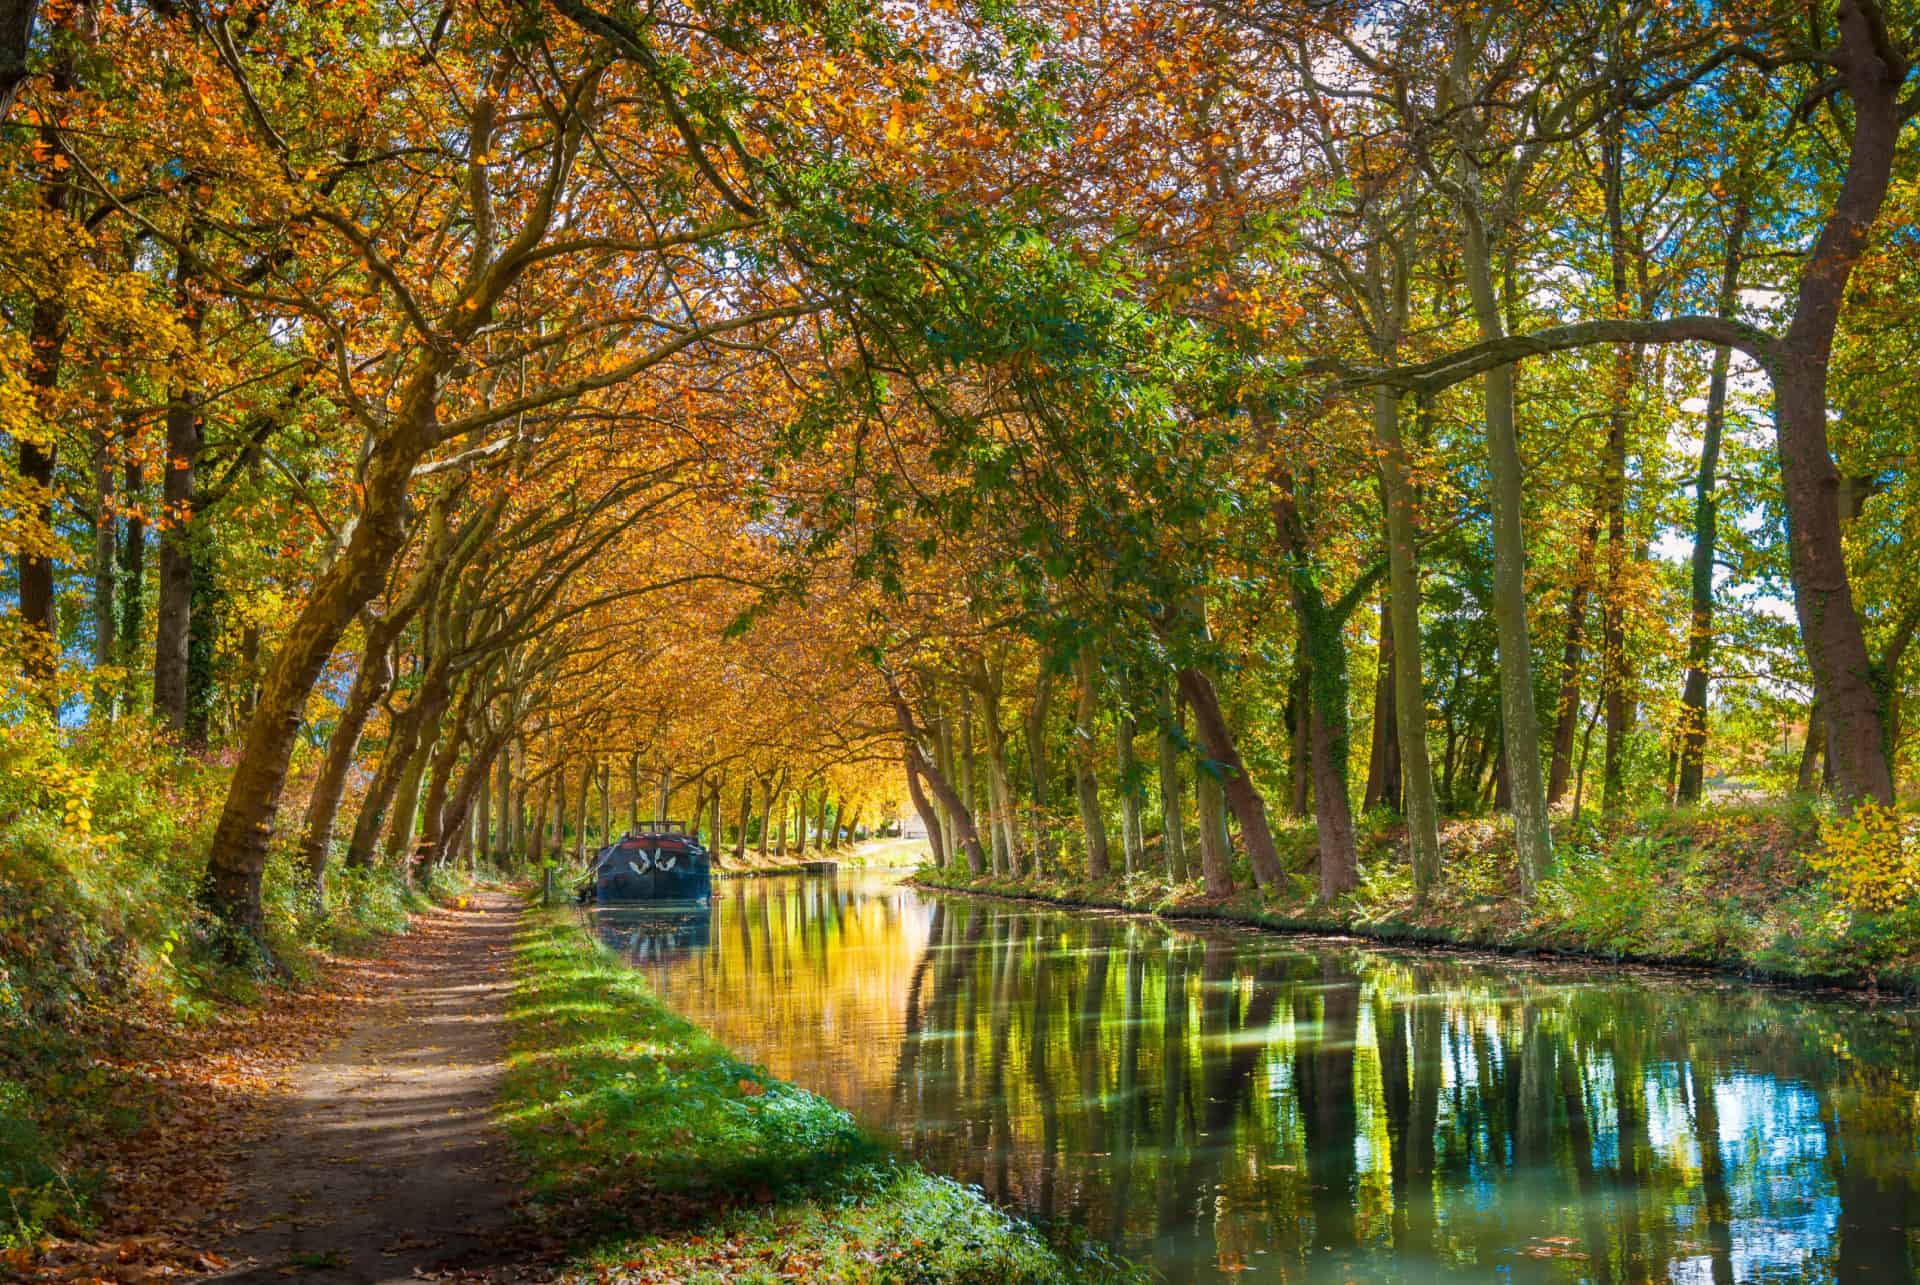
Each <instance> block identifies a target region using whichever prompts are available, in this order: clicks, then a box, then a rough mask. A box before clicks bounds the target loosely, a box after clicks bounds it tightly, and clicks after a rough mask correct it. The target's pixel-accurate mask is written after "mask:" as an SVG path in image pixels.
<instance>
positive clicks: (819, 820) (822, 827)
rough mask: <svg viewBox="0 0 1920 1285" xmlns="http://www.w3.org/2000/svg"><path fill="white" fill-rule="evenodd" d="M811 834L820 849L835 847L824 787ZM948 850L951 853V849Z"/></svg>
mask: <svg viewBox="0 0 1920 1285" xmlns="http://www.w3.org/2000/svg"><path fill="white" fill-rule="evenodd" d="M813 833H814V835H815V837H816V838H818V839H819V841H820V847H821V848H822V849H823V850H824V849H827V848H832V847H835V846H837V845H836V844H835V843H834V842H833V840H832V839H831V838H830V837H829V836H828V834H827V790H826V787H825V786H822V787H821V788H820V807H819V810H818V811H817V812H816V813H815V814H814V818H813ZM949 850H950V851H951V849H949Z"/></svg>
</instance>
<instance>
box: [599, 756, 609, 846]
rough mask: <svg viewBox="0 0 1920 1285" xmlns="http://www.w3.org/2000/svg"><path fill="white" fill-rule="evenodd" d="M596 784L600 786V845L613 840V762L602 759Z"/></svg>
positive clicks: (605, 844)
mask: <svg viewBox="0 0 1920 1285" xmlns="http://www.w3.org/2000/svg"><path fill="white" fill-rule="evenodd" d="M596 784H597V785H598V786H599V787H600V846H601V847H603V848H604V847H606V846H607V845H608V844H610V843H612V842H613V764H611V763H609V762H607V761H605V760H602V761H601V763H600V775H599V779H598V780H597V782H596Z"/></svg>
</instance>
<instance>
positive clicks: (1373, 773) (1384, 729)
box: [1360, 590, 1400, 812]
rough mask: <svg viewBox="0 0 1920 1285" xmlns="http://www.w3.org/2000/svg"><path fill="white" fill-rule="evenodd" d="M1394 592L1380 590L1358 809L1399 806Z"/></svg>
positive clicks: (1367, 809)
mask: <svg viewBox="0 0 1920 1285" xmlns="http://www.w3.org/2000/svg"><path fill="white" fill-rule="evenodd" d="M1392 598H1393V593H1392V591H1391V590H1382V591H1381V593H1380V629H1379V633H1378V635H1377V636H1378V638H1379V647H1378V651H1377V655H1376V658H1375V661H1374V667H1373V737H1372V742H1371V747H1370V749H1369V751H1368V753H1367V787H1366V790H1365V792H1364V793H1363V794H1362V796H1361V803H1360V806H1361V809H1362V810H1363V811H1366V812H1371V811H1373V810H1374V809H1375V808H1385V809H1387V810H1388V811H1390V812H1398V811H1399V810H1400V738H1399V729H1398V721H1399V720H1398V719H1397V718H1396V717H1395V711H1394V705H1393V620H1392V616H1393V606H1392Z"/></svg>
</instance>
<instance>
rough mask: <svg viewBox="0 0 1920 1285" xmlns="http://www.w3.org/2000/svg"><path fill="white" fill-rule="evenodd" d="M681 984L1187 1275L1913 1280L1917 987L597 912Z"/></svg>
mask: <svg viewBox="0 0 1920 1285" xmlns="http://www.w3.org/2000/svg"><path fill="white" fill-rule="evenodd" d="M599 920H600V923H599V927H600V931H601V935H602V937H603V938H604V939H606V940H608V941H610V942H612V943H614V944H616V945H617V946H619V947H620V948H621V949H623V950H625V951H626V952H627V954H628V957H629V958H630V959H631V960H632V962H633V964H634V966H635V967H637V968H641V969H643V970H645V971H646V973H647V975H648V976H649V978H650V980H651V982H652V984H653V985H654V986H655V987H656V989H657V990H658V991H659V992H660V993H661V995H662V996H663V997H664V998H665V999H666V1000H667V1001H668V1002H670V1003H671V1004H672V1005H673V1006H674V1007H675V1008H677V1009H678V1010H679V1011H681V1012H682V1013H684V1014H686V1015H687V1016H688V1017H689V1018H691V1019H692V1020H694V1021H696V1022H699V1023H700V1024H702V1025H703V1026H706V1027H707V1028H709V1029H711V1030H712V1031H713V1032H714V1033H715V1034H716V1035H718V1036H719V1037H720V1038H721V1039H722V1040H724V1041H725V1042H726V1043H728V1044H729V1045H731V1046H732V1047H734V1048H735V1049H737V1050H738V1051H739V1052H740V1053H741V1054H742V1055H743V1056H746V1057H748V1058H749V1059H751V1060H754V1061H758V1062H762V1063H764V1064H765V1065H766V1066H767V1067H768V1069H769V1070H771V1071H772V1072H773V1073H774V1074H776V1075H779V1076H781V1077H783V1078H786V1079H788V1080H791V1081H793V1082H795V1083H797V1084H800V1085H803V1086H805V1087H807V1088H810V1089H813V1090H815V1091H817V1092H819V1093H821V1094H823V1095H825V1096H827V1097H828V1098H831V1099H832V1100H833V1101H835V1102H837V1103H839V1104H840V1105H841V1106H843V1107H845V1108H847V1109H848V1110H849V1111H851V1112H853V1114H854V1115H855V1116H856V1117H858V1118H859V1119H860V1120H861V1121H862V1122H863V1123H864V1124H866V1125H867V1126H869V1127H870V1128H872V1129H874V1130H876V1131H879V1132H881V1133H883V1134H885V1135H888V1136H890V1137H892V1138H893V1139H895V1140H896V1142H897V1144H898V1146H899V1148H900V1150H901V1151H903V1152H904V1153H906V1154H909V1155H911V1156H913V1157H915V1158H916V1159H917V1160H919V1161H920V1162H921V1163H922V1164H923V1165H924V1166H926V1167H927V1168H929V1169H932V1170H934V1171H936V1172H941V1173H945V1174H948V1175H951V1176H953V1177H955V1178H958V1179H960V1180H962V1181H964V1182H968V1183H973V1184H977V1185H978V1186H980V1187H981V1188H982V1189H984V1190H985V1191H986V1192H987V1194H988V1195H989V1196H991V1197H992V1198H993V1199H995V1200H997V1201H999V1202H1001V1203H1003V1204H1004V1205H1006V1206H1008V1207H1009V1208H1012V1209H1015V1210H1018V1211H1020V1212H1022V1213H1025V1214H1028V1215H1031V1216H1033V1217H1036V1218H1039V1219H1042V1220H1048V1221H1052V1222H1055V1223H1067V1224H1071V1225H1073V1226H1075V1227H1078V1228H1081V1229H1083V1230H1084V1232H1085V1233H1086V1234H1087V1235H1089V1236H1092V1237H1096V1238H1099V1239H1101V1240H1103V1241H1107V1242H1110V1243H1113V1244H1115V1245H1117V1246H1119V1247H1120V1248H1122V1249H1123V1250H1124V1251H1125V1252H1127V1253H1128V1254H1129V1255H1131V1256H1133V1257H1134V1258H1136V1259H1139V1260H1142V1261H1145V1262H1148V1263H1150V1264H1152V1265H1153V1266H1154V1267H1155V1268H1156V1269H1158V1271H1159V1272H1160V1273H1162V1274H1163V1275H1164V1276H1165V1277H1166V1278H1167V1279H1170V1280H1175V1281H1183V1280H1224V1279H1241V1278H1245V1279H1249V1280H1274V1281H1326V1282H1333V1281H1350V1280H1367V1281H1372V1280H1381V1281H1408V1282H1416V1281H1429V1280H1440V1279H1461V1280H1498V1281H1556V1282H1558V1281H1567V1282H1572V1281H1645V1280H1659V1281H1674V1282H1695V1281H1698V1282H1708V1283H1712V1285H1719V1283H1721V1282H1736V1281H1738V1282H1749V1281H1775V1280H1778V1281H1805V1280H1827V1279H1833V1278H1836V1277H1837V1278H1839V1279H1842V1280H1858V1281H1893V1282H1905V1281H1909V1280H1914V1279H1916V1278H1920V1267H1917V1265H1920V1180H1917V1175H1920V1014H1917V1013H1916V1012H1915V1011H1914V1010H1913V1009H1910V1008H1887V1007H1884V1006H1883V1007H1880V1008H1877V1009H1876V1008H1872V1007H1869V1006H1867V1005H1865V1004H1863V1003H1860V1002H1857V1001H1854V1000H1851V999H1845V998H1838V999H1826V998H1819V997H1814V996H1807V995H1800V994H1793V993H1788V992H1783V991H1778V990H1773V989H1768V988H1762V987H1750V986H1745V985H1742V984H1739V983H1737V982H1734V981H1730V980H1724V979H1692V978H1672V977H1666V976H1660V975H1654V974H1649V973H1643V972H1634V971H1627V970H1612V969H1602V968H1594V967H1573V966H1565V965H1553V964H1536V963H1518V962H1512V963H1510V962H1506V961H1499V960H1487V959H1481V958H1478V957H1468V956H1459V955H1444V954H1422V953H1412V952H1406V951H1398V950H1385V949H1374V948H1367V947H1362V946H1358V945H1355V944H1353V943H1350V942H1345V941H1325V940H1313V939H1301V938H1289V937H1280V936H1273V935H1267V934H1258V933H1252V932H1246V931H1240V930H1234V929H1226V928H1222V929H1209V928H1193V927H1189V926H1176V925H1168V924H1163V923H1160V922H1157V921H1152V920H1146V919H1139V918H1127V917H1117V916H1108V915H1102V914H1096V913H1088V912H1080V913H1068V912H1061V911H1053V910H1049V909H1044V908H1036V907H1033V906H1028V905H1023V904H1017V903H1011V902H996V901H988V900H979V899H972V898H964V897H948V896H940V895H936V894H932V893H923V892H920V891H917V890H915V889H912V888H908V887H905V886H902V885H901V884H900V883H898V882H897V881H896V880H892V879H890V878H888V877H886V876H881V875H872V876H869V875H852V876H841V877H838V878H835V877H831V876H827V877H800V876H795V877H784V878H774V879H739V880H727V881H723V882H720V883H717V884H716V888H715V895H714V904H713V909H712V912H711V916H710V918H709V919H707V920H704V921H700V922H697V923H695V924H693V925H684V924H683V925H681V926H680V927H679V928H678V929H677V930H675V931H673V932H664V933H663V932H660V931H657V930H653V929H650V928H648V927H647V926H646V925H647V922H648V921H646V920H636V919H634V918H633V917H631V916H630V915H628V916H622V915H621V914H620V913H619V912H615V911H601V912H599Z"/></svg>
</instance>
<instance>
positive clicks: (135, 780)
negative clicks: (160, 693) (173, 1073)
mask: <svg viewBox="0 0 1920 1285" xmlns="http://www.w3.org/2000/svg"><path fill="white" fill-rule="evenodd" d="M230 774H231V769H230V767H229V766H228V765H227V764H226V763H225V762H223V761H222V760H221V758H220V757H219V756H217V755H200V754H194V753H190V752H186V751H183V750H182V749H181V748H180V747H179V746H178V745H177V744H176V743H175V742H173V741H171V740H170V739H168V738H167V737H165V736H162V735H161V734H159V733H158V732H157V731H156V730H155V729H154V728H153V727H152V726H151V725H150V724H148V723H146V722H145V721H144V720H142V719H139V718H136V717H125V718H122V719H121V720H120V721H119V722H118V723H116V724H114V725H112V726H107V727H101V728H87V729H81V730H78V731H70V730H67V729H61V728H58V727H55V726H54V725H53V724H52V723H51V722H50V721H49V720H47V719H46V718H45V717H44V716H36V715H34V714H32V713H31V712H25V713H23V712H21V711H19V710H12V711H8V712H7V713H6V716H5V718H4V719H0V1274H3V1273H4V1272H5V1270H6V1269H7V1267H8V1266H9V1265H12V1266H16V1267H17V1266H19V1265H21V1264H22V1263H24V1262H26V1261H27V1260H28V1259H29V1258H31V1256H32V1252H33V1250H34V1248H35V1247H36V1246H38V1245H40V1244H42V1243H43V1242H44V1241H46V1240H47V1239H48V1238H50V1237H51V1238H69V1239H70V1238H75V1237H85V1236H87V1235H90V1234H91V1233H92V1232H93V1231H95V1230H97V1229H98V1228H99V1227H100V1226H101V1225H102V1215H103V1213H104V1211H105V1202H106V1201H107V1200H108V1198H109V1197H110V1196H111V1194H112V1192H111V1186H110V1181H109V1176H110V1173H111V1172H112V1171H114V1170H116V1169H124V1168H125V1167H126V1165H125V1157H126V1156H127V1155H128V1154H129V1153H130V1151H131V1150H137V1148H138V1147H139V1146H140V1145H141V1139H143V1138H144V1137H145V1136H146V1133H147V1131H148V1130H149V1127H150V1126H152V1125H153V1124H154V1123H155V1122H156V1120H158V1119H159V1118H160V1117H162V1116H164V1115H165V1114H166V1113H167V1112H168V1111H169V1110H171V1109H172V1108H173V1107H174V1106H175V1105H177V1104H175V1103H173V1102H171V1101H170V1100H169V1087H168V1086H169V1070H168V1067H167V1065H166V1064H168V1063H171V1062H176V1061H178V1060H180V1059H182V1058H184V1057H190V1056H191V1050H193V1049H196V1048H198V1047H201V1046H207V1045H219V1044H223V1043H231V1042H234V1041H236V1040H240V1039H243V1038H244V1034H243V1032H242V1029H241V1028H243V1027H245V1026H246V1024H247V1023H249V1022H250V1021H252V1020H253V1019H254V1018H255V1017H257V1016H259V1015H260V1014H261V1013H263V1012H264V1011H265V1010H267V1009H269V1008H271V1007H274V1006H275V1005H281V1006H288V1005H294V1006H297V1005H300V1004H301V1003H303V1000H304V996H305V989H304V988H305V987H306V985H307V983H309V982H311V981H312V980H313V979H314V978H315V977H316V976H317V975H318V974H319V971H320V970H321V968H322V967H323V966H324V964H325V962H326V961H327V960H328V959H329V958H331V957H336V956H339V955H342V954H356V953H364V952H366V951H368V950H370V949H371V948H372V947H373V945H374V944H375V943H376V942H378V941H379V940H380V939H381V938H383V937H385V936H386V935H388V934H390V933H393V932H397V931H400V930H402V929H404V928H405V926H406V922H407V916H408V914H409V913H410V912H411V911H412V910H414V909H417V908H419V907H420V906H422V905H424V904H425V901H426V899H427V898H428V897H430V896H431V895H434V894H435V893H436V892H437V893H445V892H448V891H450V889H446V888H441V889H424V890H417V889H409V888H406V887H404V886H403V885H402V884H401V883H400V881H399V880H398V879H397V878H396V877H395V876H394V875H393V874H392V873H391V872H388V871H383V870H355V871H342V872H340V873H339V874H338V876H337V877H336V878H334V879H333V880H332V883H331V887H330V890H329V894H328V896H327V898H326V899H325V900H324V901H322V900H320V899H317V898H315V897H314V896H313V895H312V893H311V891H310V890H309V888H308V887H307V881H306V880H305V879H304V878H303V876H302V874H301V872H300V871H299V870H297V869H296V868H295V866H294V864H293V862H292V861H291V860H290V858H289V856H288V855H287V853H286V851H285V850H284V842H283V844H282V846H281V847H280V848H278V849H276V851H275V853H274V855H273V859H272V862H271V864H270V865H269V867H268V870H267V878H266V896H265V903H266V912H267V913H266V932H267V936H268V945H269V948H270V949H271V951H272V955H273V963H272V964H271V965H270V964H269V963H268V962H267V960H266V958H265V957H264V956H260V955H252V956H249V955H248V954H247V953H246V952H236V951H235V950H234V949H233V943H232V942H231V941H229V940H227V939H226V938H225V937H224V936H223V935H222V934H221V933H220V932H219V931H218V929H217V928H216V926H215V925H214V923H213V922H212V921H211V919H210V918H209V917H208V916H207V915H206V913H205V912H204V911H203V909H202V908H201V907H200V905H199V903H198V899H197V897H196V895H195V893H196V890H197V886H198V881H199V878H200V875H201V871H202V868H203V861H204V855H205V852H206V843H207V840H208V831H209V830H210V828H211V825H212V823H213V820H214V818H215V817H216V816H217V815H218V812H219V803H220V800H221V798H222V796H223V795H224V793H225V789H226V783H227V780H228V778H229V776H230ZM295 805H297V800H295Z"/></svg>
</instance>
